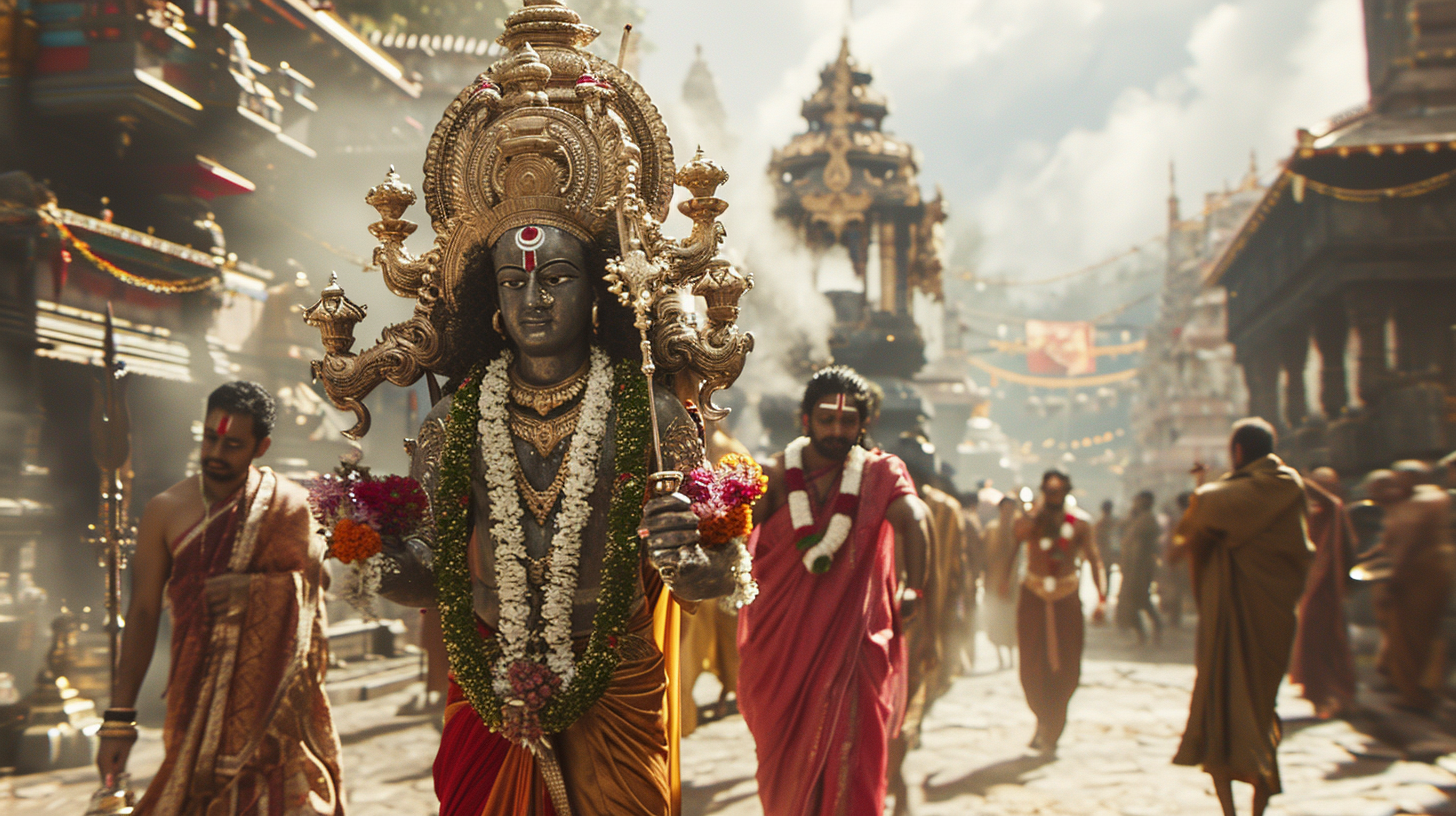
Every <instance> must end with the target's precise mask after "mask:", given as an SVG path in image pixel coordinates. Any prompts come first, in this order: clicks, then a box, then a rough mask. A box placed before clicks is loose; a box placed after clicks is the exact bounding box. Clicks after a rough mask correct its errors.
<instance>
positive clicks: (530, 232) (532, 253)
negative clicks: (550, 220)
mask: <svg viewBox="0 0 1456 816" xmlns="http://www.w3.org/2000/svg"><path fill="white" fill-rule="evenodd" d="M545 242H546V233H545V232H544V231H543V230H542V229H541V228H540V227H522V228H521V231H520V232H517V233H516V248H517V249H519V250H521V267H522V268H524V269H525V270H526V271H527V272H534V271H536V250H538V249H540V248H541V245H542V244H543V243H545Z"/></svg>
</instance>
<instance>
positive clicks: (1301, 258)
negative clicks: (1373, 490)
mask: <svg viewBox="0 0 1456 816" xmlns="http://www.w3.org/2000/svg"><path fill="white" fill-rule="evenodd" d="M1364 6H1365V22H1366V43H1367V47H1368V52H1369V80H1370V101H1369V103H1368V104H1367V105H1366V106H1364V107H1363V108H1361V109H1359V110H1356V111H1352V112H1348V113H1345V114H1342V115H1340V116H1337V117H1336V118H1334V119H1333V120H1331V121H1330V122H1328V123H1326V124H1324V125H1322V126H1320V127H1318V128H1316V129H1315V130H1314V131H1301V132H1300V134H1299V143H1298V145H1297V146H1296V147H1295V149H1294V152H1293V154H1292V155H1291V156H1290V157H1289V159H1288V161H1287V163H1286V166H1285V170H1284V172H1283V173H1282V174H1281V175H1280V177H1279V179H1278V180H1277V181H1276V182H1275V183H1274V184H1273V185H1272V186H1271V187H1270V188H1269V190H1268V191H1267V192H1266V193H1265V195H1264V197H1263V200H1262V201H1261V202H1260V203H1259V205H1258V207H1257V208H1255V210H1254V211H1253V212H1252V214H1251V215H1250V216H1249V218H1248V220H1247V221H1246V222H1245V223H1244V225H1243V227H1242V229H1241V230H1240V231H1239V233H1238V235H1237V236H1236V237H1235V238H1234V240H1233V242H1232V243H1231V245H1230V247H1229V249H1228V251H1227V252H1226V253H1225V254H1224V256H1223V257H1222V259H1221V260H1220V261H1219V263H1218V264H1217V265H1215V266H1214V267H1213V268H1212V270H1211V273H1210V275H1209V282H1210V283H1215V284H1219V285H1222V286H1223V287H1224V288H1225V289H1227V290H1228V293H1229V305H1228V336H1229V339H1230V341H1232V342H1233V344H1234V346H1235V347H1236V349H1237V356H1238V362H1239V364H1240V365H1241V366H1242V367H1243V372H1244V379H1245V381H1246V383H1247V386H1248V393H1249V405H1248V411H1249V413H1250V414H1255V415H1258V416H1262V417H1264V418H1266V419H1268V420H1270V421H1272V422H1275V423H1276V424H1278V425H1279V426H1280V427H1282V428H1283V429H1285V434H1284V437H1283V448H1284V453H1286V454H1287V456H1288V458H1289V459H1290V460H1291V461H1292V462H1293V463H1295V464H1297V465H1300V466H1311V465H1323V464H1329V465H1333V466H1334V467H1335V468H1336V469H1337V470H1339V471H1340V472H1341V473H1342V474H1344V475H1346V476H1347V477H1353V476H1355V475H1358V474H1359V473H1362V472H1364V471H1367V470H1369V469H1371V468H1375V467H1381V466H1385V465H1387V464H1389V463H1390V462H1391V461H1392V460H1395V459H1401V458H1430V457H1438V456H1440V455H1442V454H1444V453H1446V452H1449V450H1450V448H1451V445H1452V435H1451V427H1452V426H1451V413H1450V412H1451V408H1450V405H1451V397H1452V396H1456V392H1453V387H1456V354H1453V348H1456V344H1453V333H1452V326H1453V324H1456V267H1453V266H1452V265H1451V257H1452V254H1453V252H1456V186H1452V181H1453V180H1456V48H1453V44H1456V23H1453V21H1456V16H1453V12H1456V3H1452V2H1449V0H1440V1H1439V2H1438V1H1436V0H1365V4H1364ZM1347 361H1348V362H1347ZM1311 366H1313V367H1315V368H1316V369H1317V371H1316V372H1315V376H1313V377H1311V378H1310V379H1311V380H1312V381H1313V382H1316V383H1317V386H1316V387H1315V389H1314V393H1313V394H1311V393H1309V391H1310V389H1309V388H1307V387H1306V384H1305V383H1306V376H1305V372H1306V369H1307V368H1309V367H1311Z"/></svg>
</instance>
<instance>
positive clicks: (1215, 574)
mask: <svg viewBox="0 0 1456 816" xmlns="http://www.w3.org/2000/svg"><path fill="white" fill-rule="evenodd" d="M1229 454H1230V459H1229V461H1230V462H1232V463H1233V466H1234V470H1233V472H1232V473H1228V474H1226V475H1224V476H1223V477H1222V478H1220V479H1218V480H1216V481H1214V482H1213V483H1211V484H1206V485H1202V486H1200V487H1199V488H1198V490H1197V491H1196V492H1195V493H1194V495H1193V500H1192V502H1191V503H1190V504H1189V507H1188V512H1187V513H1186V514H1185V515H1184V516H1183V520H1182V521H1181V522H1180V523H1179V524H1178V528H1177V531H1176V532H1175V533H1174V536H1173V545H1174V547H1175V553H1174V554H1175V555H1176V556H1182V555H1186V556H1187V557H1188V558H1190V559H1191V560H1192V565H1193V594H1194V599H1195V600H1196V601H1197V603H1198V644H1197V649H1196V652H1195V656H1196V664H1197V667H1198V677H1197V680H1196V681H1195V682H1194V685H1193V700H1192V702H1191V704H1190V706H1189V712H1188V727H1187V729H1186V730H1185V731H1184V732H1183V741H1182V744H1181V745H1179V747H1178V754H1177V756H1175V757H1174V758H1173V762H1174V763H1175V764H1178V765H1202V766H1203V769H1204V771H1206V772H1207V773H1208V774H1209V775H1210V776H1211V777H1213V787H1214V790H1215V792H1217V794H1218V801H1219V804H1220V805H1221V806H1222V807H1223V812H1224V816H1235V813H1236V811H1235V808H1234V800H1233V790H1232V788H1233V785H1232V782H1233V780H1238V781H1240V782H1245V783H1248V784H1250V785H1253V786H1254V802H1253V813H1254V816H1262V814H1263V813H1264V809H1265V808H1266V807H1267V806H1268V804H1269V797H1270V796H1273V795H1274V794H1276V793H1279V791H1280V783H1279V764H1278V758H1277V755H1276V754H1277V750H1278V747H1279V739H1280V725H1279V718H1278V716H1277V715H1276V714H1275V712H1274V703H1275V698H1276V697H1277V696H1278V693H1279V683H1280V682H1281V681H1282V680H1283V679H1284V672H1285V669H1286V668H1288V666H1289V651H1290V647H1291V646H1292V645H1293V643H1294V630H1295V619H1294V610H1295V606H1296V605H1297V604H1298V603H1299V598H1300V596H1301V595H1302V594H1303V593H1304V582H1305V575H1306V574H1307V573H1308V571H1309V562H1310V557H1311V553H1310V551H1311V550H1312V549H1313V547H1312V545H1311V544H1310V542H1309V537H1308V535H1307V534H1306V532H1305V521H1304V512H1305V511H1304V503H1305V498H1304V496H1305V494H1304V484H1303V482H1302V481H1301V480H1300V478H1299V474H1298V473H1296V472H1295V471H1294V470H1293V469H1292V468H1290V467H1289V466H1287V465H1285V464H1284V463H1283V462H1282V461H1280V459H1279V457H1278V456H1275V455H1274V428H1273V426H1271V425H1270V424H1269V423H1267V422H1265V421H1264V420H1262V419H1244V420H1240V421H1239V422H1237V423H1235V424H1234V432H1233V435H1232V437H1231V438H1230V440H1229Z"/></svg>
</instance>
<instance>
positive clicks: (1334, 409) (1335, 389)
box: [1314, 308, 1350, 419]
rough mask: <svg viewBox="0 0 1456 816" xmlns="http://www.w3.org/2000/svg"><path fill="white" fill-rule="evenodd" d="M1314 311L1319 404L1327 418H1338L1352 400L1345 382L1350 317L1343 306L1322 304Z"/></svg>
mask: <svg viewBox="0 0 1456 816" xmlns="http://www.w3.org/2000/svg"><path fill="white" fill-rule="evenodd" d="M1315 315H1316V316H1315V321H1314V342H1315V346H1316V347H1317V348H1318V349H1319V354H1320V394H1319V397H1320V408H1321V409H1322V410H1323V411H1324V413H1325V417H1326V418H1327V419H1338V418H1339V417H1340V415H1341V414H1343V413H1344V412H1345V408H1346V407H1348V406H1349V404H1350V389H1349V386H1347V385H1346V382H1345V349H1346V348H1347V347H1348V346H1349V344H1350V320H1349V317H1348V316H1347V315H1346V314H1345V310H1344V309H1340V308H1322V309H1320V310H1319V311H1317V312H1316V313H1315Z"/></svg>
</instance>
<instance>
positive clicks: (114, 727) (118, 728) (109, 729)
mask: <svg viewBox="0 0 1456 816" xmlns="http://www.w3.org/2000/svg"><path fill="white" fill-rule="evenodd" d="M96 736H97V737H100V738H101V739H132V740H134V739H136V738H137V727H136V724H135V723H125V722H116V721H115V720H113V721H110V722H103V723H102V724H101V728H99V729H97V731H96Z"/></svg>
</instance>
